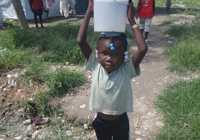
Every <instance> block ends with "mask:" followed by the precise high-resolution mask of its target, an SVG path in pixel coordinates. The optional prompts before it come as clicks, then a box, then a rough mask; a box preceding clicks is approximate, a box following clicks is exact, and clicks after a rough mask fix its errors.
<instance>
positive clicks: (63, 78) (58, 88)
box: [47, 70, 85, 96]
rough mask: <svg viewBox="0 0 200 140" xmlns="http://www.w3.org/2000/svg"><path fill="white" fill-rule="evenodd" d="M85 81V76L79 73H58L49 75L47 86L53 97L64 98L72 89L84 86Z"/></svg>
mask: <svg viewBox="0 0 200 140" xmlns="http://www.w3.org/2000/svg"><path fill="white" fill-rule="evenodd" d="M84 81H85V77H84V75H83V74H81V73H79V72H72V71H69V70H65V71H63V70H61V71H57V72H56V73H55V74H51V75H49V79H48V80H47V85H48V87H49V88H50V90H49V94H50V95H51V96H63V95H65V93H66V92H68V91H69V90H70V89H72V88H74V87H78V86H80V85H82V84H83V83H84Z"/></svg>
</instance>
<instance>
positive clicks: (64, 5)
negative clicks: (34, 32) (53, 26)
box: [29, 0, 76, 28]
mask: <svg viewBox="0 0 200 140" xmlns="http://www.w3.org/2000/svg"><path fill="white" fill-rule="evenodd" d="M54 2H55V0H29V3H30V7H31V10H32V12H33V15H34V21H35V26H36V28H38V17H39V22H40V25H41V27H42V28H43V27H44V26H43V20H42V15H43V13H44V12H46V13H47V16H48V14H49V9H50V7H51V6H52V5H53V3H54ZM60 14H61V15H62V16H64V17H65V18H67V17H69V16H70V15H74V14H76V12H75V0H60Z"/></svg>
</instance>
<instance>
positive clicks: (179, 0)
mask: <svg viewBox="0 0 200 140" xmlns="http://www.w3.org/2000/svg"><path fill="white" fill-rule="evenodd" d="M165 2H166V0H156V5H157V6H165ZM171 2H172V5H173V4H184V5H186V7H195V8H198V7H199V6H200V1H199V0H171Z"/></svg>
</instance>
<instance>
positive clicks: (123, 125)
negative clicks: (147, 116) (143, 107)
mask: <svg viewBox="0 0 200 140" xmlns="http://www.w3.org/2000/svg"><path fill="white" fill-rule="evenodd" d="M92 125H93V127H94V129H95V132H96V136H97V140H129V120H128V116H127V114H126V113H124V114H122V115H120V116H119V117H118V118H117V119H113V120H107V119H104V118H102V117H101V116H100V115H99V114H98V115H97V117H96V119H95V120H94V121H93V123H92Z"/></svg>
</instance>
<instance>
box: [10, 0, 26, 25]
mask: <svg viewBox="0 0 200 140" xmlns="http://www.w3.org/2000/svg"><path fill="white" fill-rule="evenodd" d="M12 4H13V6H14V8H15V11H16V14H17V17H18V19H19V22H20V24H21V26H22V27H23V28H24V29H26V28H28V23H27V21H26V17H25V15H24V11H23V7H22V4H21V1H20V0H12Z"/></svg>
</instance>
